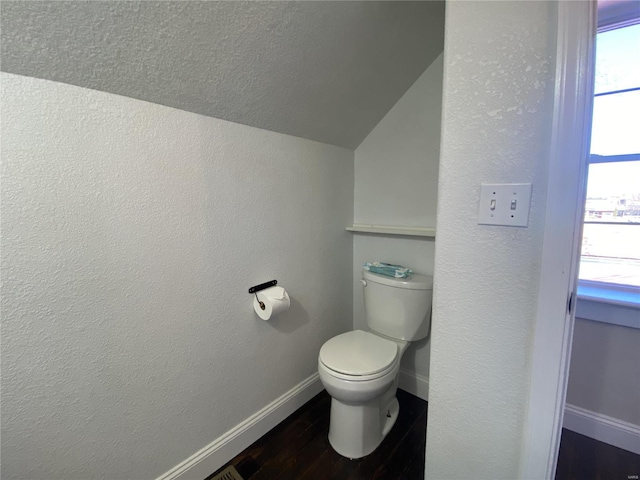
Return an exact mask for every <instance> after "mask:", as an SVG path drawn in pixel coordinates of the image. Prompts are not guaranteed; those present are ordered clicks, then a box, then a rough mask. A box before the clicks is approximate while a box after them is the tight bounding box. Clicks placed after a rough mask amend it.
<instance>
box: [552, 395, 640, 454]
mask: <svg viewBox="0 0 640 480" xmlns="http://www.w3.org/2000/svg"><path fill="white" fill-rule="evenodd" d="M562 426H563V427H564V428H566V429H567V430H571V431H572V432H576V433H579V434H581V435H585V436H587V437H590V438H593V439H595V440H599V441H601V442H604V443H608V444H609V445H613V446H614V447H618V448H622V449H624V450H628V451H629V452H633V453H636V454H638V455H640V425H634V424H633V423H629V422H624V421H622V420H618V419H617V418H613V417H608V416H607V415H602V414H600V413H596V412H592V411H591V410H586V409H584V408H580V407H576V406H575V405H569V404H567V405H566V407H565V409H564V421H563V425H562Z"/></svg>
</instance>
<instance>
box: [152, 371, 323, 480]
mask: <svg viewBox="0 0 640 480" xmlns="http://www.w3.org/2000/svg"><path fill="white" fill-rule="evenodd" d="M321 391H322V383H320V378H319V377H318V374H317V373H314V374H313V375H311V376H310V377H309V378H307V379H306V380H304V381H303V382H301V383H299V384H298V385H296V386H295V387H293V388H292V389H291V390H289V391H288V392H286V393H285V394H284V395H282V396H281V397H279V398H277V399H276V400H274V401H273V402H271V403H270V404H269V405H267V406H266V407H264V408H263V409H262V410H260V411H259V412H257V413H255V414H254V415H252V416H251V417H249V418H247V419H246V420H245V421H244V422H242V423H240V424H239V425H236V426H235V427H234V428H232V429H231V430H229V431H228V432H227V433H225V434H224V435H222V436H221V437H219V438H218V439H216V440H214V441H213V442H211V443H210V444H209V445H207V446H206V447H204V448H203V449H202V450H200V451H198V452H196V453H194V454H193V455H191V457H189V458H187V459H186V460H185V461H183V462H181V463H179V464H178V465H176V466H175V467H173V468H172V469H171V470H169V471H168V472H166V473H164V474H163V475H160V476H159V477H158V478H157V480H191V479H193V480H202V479H203V478H206V477H207V476H209V475H211V474H212V473H213V472H215V471H216V470H218V469H219V468H220V467H222V466H224V465H225V464H226V463H227V462H228V461H229V460H231V459H232V458H233V457H235V456H236V455H237V454H238V453H240V452H242V451H243V450H244V449H245V448H247V447H248V446H249V445H251V444H252V443H253V442H255V441H256V440H258V439H259V438H260V437H262V436H263V435H264V434H265V433H267V432H268V431H269V430H271V429H272V428H273V427H275V426H276V425H278V424H279V423H280V422H281V421H282V420H284V419H285V418H287V417H288V416H289V415H291V414H292V413H293V412H295V411H296V410H297V409H298V408H300V407H301V406H302V405H304V404H305V403H307V402H308V401H309V400H311V399H312V398H313V397H315V396H316V395H317V394H318V393H320V392H321Z"/></svg>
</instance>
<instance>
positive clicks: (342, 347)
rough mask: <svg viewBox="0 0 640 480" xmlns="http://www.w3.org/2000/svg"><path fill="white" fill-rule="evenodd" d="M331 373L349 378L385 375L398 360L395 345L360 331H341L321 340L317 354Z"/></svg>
mask: <svg viewBox="0 0 640 480" xmlns="http://www.w3.org/2000/svg"><path fill="white" fill-rule="evenodd" d="M318 359H319V360H320V363H321V364H322V365H323V366H324V367H326V369H327V370H328V371H329V372H328V373H330V374H331V375H333V376H335V377H337V378H343V379H346V380H352V381H363V380H372V379H375V378H379V377H382V376H384V375H386V374H388V373H389V372H390V371H391V370H393V369H394V367H395V366H396V365H397V363H398V346H397V345H396V344H395V343H394V342H393V341H391V340H386V339H384V338H382V337H379V336H377V335H374V334H373V333H370V332H365V331H362V330H354V331H352V332H347V333H343V334H341V335H338V336H336V337H333V338H332V339H330V340H328V341H327V342H325V344H324V345H323V346H322V348H321V349H320V355H319V357H318Z"/></svg>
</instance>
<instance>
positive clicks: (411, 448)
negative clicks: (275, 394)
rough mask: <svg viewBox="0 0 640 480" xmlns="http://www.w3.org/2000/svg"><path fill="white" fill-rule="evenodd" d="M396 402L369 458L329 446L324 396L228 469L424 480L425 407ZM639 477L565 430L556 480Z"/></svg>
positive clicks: (623, 460)
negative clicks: (392, 418)
mask: <svg viewBox="0 0 640 480" xmlns="http://www.w3.org/2000/svg"><path fill="white" fill-rule="evenodd" d="M397 397H398V401H399V402H400V414H399V416H398V421H397V422H396V425H395V426H394V427H393V429H391V432H389V434H388V435H387V437H386V438H385V439H384V441H383V442H382V444H381V445H380V446H379V447H378V448H377V449H376V451H375V452H373V453H372V454H371V455H368V456H366V457H365V458H361V459H359V460H349V459H347V458H344V457H342V456H340V455H338V454H337V453H336V452H334V451H333V449H332V448H331V446H330V445H329V440H328V439H327V434H328V433H329V408H330V404H331V397H330V396H329V395H328V394H327V393H326V392H324V391H323V392H321V393H319V394H318V395H317V396H315V397H314V398H313V399H311V400H310V401H309V402H308V403H306V404H305V405H304V406H302V407H301V408H300V409H299V410H298V411H296V412H295V413H293V414H292V415H291V416H290V417H288V418H287V419H286V420H285V421H283V422H282V423H281V424H280V425H278V426H277V427H275V428H274V429H273V430H271V431H270V432H269V433H267V434H266V435H265V436H263V437H262V438H260V439H259V440H257V441H256V442H255V443H254V444H253V445H251V446H249V447H248V448H247V449H246V450H245V451H243V452H242V453H240V454H239V455H238V456H236V457H235V458H234V459H232V460H231V461H230V462H229V463H228V464H227V465H229V464H231V465H233V466H234V467H235V468H236V469H237V470H238V473H239V474H240V475H242V478H243V479H244V480H304V479H308V480H334V479H335V480H378V479H389V480H413V479H416V480H422V479H423V478H424V448H425V442H426V426H427V402H425V401H423V400H421V399H419V398H417V397H414V396H413V395H411V394H409V393H407V392H405V391H403V390H398V394H397ZM227 465H225V467H226V466H227ZM221 470H222V469H220V470H218V472H219V471H221ZM218 472H214V473H213V474H212V475H210V476H209V477H207V479H205V480H208V479H209V478H211V477H213V476H214V475H215V474H217V473H218ZM634 475H635V477H634ZM637 475H640V456H639V455H635V454H633V453H630V452H627V451H626V450H621V449H619V448H616V447H612V446H611V445H607V444H605V443H602V442H598V441H597V440H593V439H591V438H588V437H585V436H583V435H579V434H577V433H575V432H571V431H569V430H562V437H561V442H560V453H559V457H558V468H557V473H556V480H631V479H638V478H639V477H637Z"/></svg>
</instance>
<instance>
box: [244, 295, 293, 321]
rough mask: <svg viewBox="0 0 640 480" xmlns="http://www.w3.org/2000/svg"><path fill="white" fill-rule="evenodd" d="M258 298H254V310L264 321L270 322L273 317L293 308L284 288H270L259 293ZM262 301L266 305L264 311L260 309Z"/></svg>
mask: <svg viewBox="0 0 640 480" xmlns="http://www.w3.org/2000/svg"><path fill="white" fill-rule="evenodd" d="M257 295H258V298H256V297H255V296H254V297H253V309H254V310H255V311H256V313H257V314H258V316H259V317H260V318H261V319H263V320H269V319H270V318H271V317H275V316H276V315H278V314H280V313H282V312H284V311H286V310H288V309H289V306H291V299H290V298H289V294H288V293H287V292H286V291H285V289H284V288H282V287H269V288H265V289H264V290H261V291H259V292H258V293H257ZM258 300H260V301H261V302H262V303H264V310H262V308H260V303H258Z"/></svg>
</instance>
